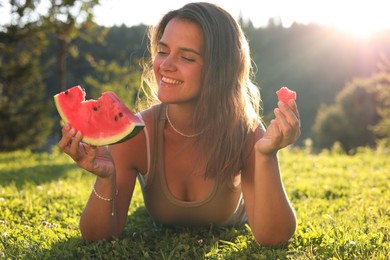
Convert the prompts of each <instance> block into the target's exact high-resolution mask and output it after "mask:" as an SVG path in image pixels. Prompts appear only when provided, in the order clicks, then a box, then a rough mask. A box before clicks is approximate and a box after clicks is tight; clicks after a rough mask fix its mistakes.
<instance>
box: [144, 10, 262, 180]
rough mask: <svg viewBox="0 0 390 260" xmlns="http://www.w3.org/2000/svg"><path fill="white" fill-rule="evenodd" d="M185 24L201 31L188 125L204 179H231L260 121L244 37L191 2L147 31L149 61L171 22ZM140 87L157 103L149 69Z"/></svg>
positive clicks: (221, 15) (227, 19)
mask: <svg viewBox="0 0 390 260" xmlns="http://www.w3.org/2000/svg"><path fill="white" fill-rule="evenodd" d="M172 18H175V19H183V20H185V21H190V22H193V23H195V24H197V25H198V26H200V28H201V29H202V31H203V34H204V37H203V39H204V42H203V50H204V52H203V71H202V77H203V79H202V80H203V81H202V85H201V93H200V97H199V100H198V102H197V106H196V110H195V114H194V118H193V120H194V122H193V125H194V127H195V128H196V131H198V132H202V135H201V137H199V144H200V147H202V156H204V158H203V159H204V160H205V161H206V177H211V178H214V177H222V178H223V179H226V178H229V177H233V176H234V175H235V174H237V173H238V172H239V171H240V170H242V169H243V168H244V167H245V164H244V163H243V160H244V159H246V158H245V157H246V156H247V155H248V151H247V148H248V147H250V148H251V147H253V144H252V143H250V142H251V138H252V136H253V131H254V129H255V128H256V127H257V126H258V124H259V121H260V116H259V112H260V111H259V109H260V94H259V90H258V88H257V87H256V86H255V85H254V84H253V83H252V81H251V77H252V76H253V75H252V64H251V59H250V51H249V45H248V42H247V40H246V37H245V35H244V33H243V31H242V29H241V27H240V26H239V24H238V23H237V22H236V20H235V19H233V17H232V16H231V15H230V14H229V13H227V12H226V11H225V10H223V9H222V8H220V7H218V6H216V5H214V4H210V3H190V4H187V5H185V6H183V7H182V8H180V9H178V10H174V11H171V12H168V13H167V14H166V15H165V16H164V17H163V18H162V19H161V21H160V23H159V24H158V25H157V26H156V27H152V28H151V29H150V31H149V39H150V53H151V59H152V60H153V58H154V57H155V56H156V53H157V44H158V42H159V40H160V39H161V37H162V35H163V33H164V29H165V27H166V26H167V24H168V22H169V21H170V20H171V19H172ZM143 76H144V78H143V80H144V82H145V83H146V84H147V85H148V86H150V87H151V89H152V93H150V94H151V95H152V96H153V97H154V98H156V91H157V84H156V80H155V77H154V75H153V70H152V64H149V67H148V68H147V69H146V70H145V71H144V75H143Z"/></svg>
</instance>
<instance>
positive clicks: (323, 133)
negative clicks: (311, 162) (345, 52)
mask: <svg viewBox="0 0 390 260" xmlns="http://www.w3.org/2000/svg"><path fill="white" fill-rule="evenodd" d="M389 89H390V75H389V74H387V73H385V72H379V73H375V74H373V75H372V76H371V77H367V78H355V79H354V80H352V81H351V82H350V83H348V84H347V85H345V87H344V88H343V89H342V90H341V91H340V92H339V93H338V94H337V96H336V102H335V104H333V105H328V106H325V105H323V106H321V107H320V109H319V110H318V113H317V117H316V120H315V123H314V126H313V132H314V145H315V147H316V148H330V147H331V146H332V145H333V144H334V143H335V142H339V143H340V144H341V145H342V147H343V149H344V150H345V151H351V150H352V151H353V150H354V149H355V148H357V147H359V146H375V144H376V142H377V140H378V138H379V137H380V135H382V136H388V135H389V125H388V123H389V121H388V120H389V117H388V115H389V103H390V101H389V97H390V95H389ZM386 131H387V132H386Z"/></svg>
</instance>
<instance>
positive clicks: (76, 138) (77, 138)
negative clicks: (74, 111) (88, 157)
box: [69, 128, 83, 160]
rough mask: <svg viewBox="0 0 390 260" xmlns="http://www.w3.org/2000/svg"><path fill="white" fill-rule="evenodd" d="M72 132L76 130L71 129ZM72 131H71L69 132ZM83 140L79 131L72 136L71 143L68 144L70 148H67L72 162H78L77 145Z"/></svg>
mask: <svg viewBox="0 0 390 260" xmlns="http://www.w3.org/2000/svg"><path fill="white" fill-rule="evenodd" d="M72 129H73V130H74V132H76V130H75V129H74V128H72ZM71 131H72V130H71ZM82 138H83V136H82V134H81V132H80V131H77V132H76V134H75V135H74V136H73V139H72V142H71V143H70V148H69V154H70V155H71V156H72V157H73V159H74V160H78V159H79V156H80V153H79V145H80V141H81V139H82Z"/></svg>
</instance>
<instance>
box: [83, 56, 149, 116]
mask: <svg viewBox="0 0 390 260" xmlns="http://www.w3.org/2000/svg"><path fill="white" fill-rule="evenodd" d="M89 61H90V62H91V64H92V65H93V66H94V68H95V70H96V72H97V74H96V75H95V76H92V75H88V76H86V77H85V83H86V85H87V88H88V89H89V93H90V95H91V98H94V99H96V98H98V97H100V95H101V93H102V92H104V91H114V92H115V94H116V95H117V96H118V97H119V99H121V100H122V102H123V103H124V104H126V105H127V106H128V107H129V108H130V109H132V110H133V111H135V110H136V109H137V107H136V104H137V97H138V93H139V89H140V86H141V83H140V82H141V73H142V72H141V70H140V69H138V68H134V67H132V66H129V65H127V66H126V65H120V64H118V62H116V61H111V62H107V61H104V60H101V61H98V62H96V61H95V60H94V59H93V57H92V56H89Z"/></svg>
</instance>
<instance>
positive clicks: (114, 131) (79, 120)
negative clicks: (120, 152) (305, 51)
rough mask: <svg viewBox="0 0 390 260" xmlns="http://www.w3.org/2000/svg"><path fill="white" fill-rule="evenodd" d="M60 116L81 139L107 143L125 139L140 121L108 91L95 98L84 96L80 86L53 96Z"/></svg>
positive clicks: (136, 128)
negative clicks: (80, 133) (78, 132)
mask: <svg viewBox="0 0 390 260" xmlns="http://www.w3.org/2000/svg"><path fill="white" fill-rule="evenodd" d="M54 101H55V104H56V107H57V110H58V113H59V114H60V116H61V118H62V120H63V121H64V122H65V123H70V124H71V126H72V127H73V128H75V129H77V130H79V131H81V132H82V133H83V140H82V141H83V142H85V143H88V144H91V145H98V146H100V145H109V144H114V143H119V142H123V141H126V140H128V139H130V138H132V137H134V136H135V135H136V134H138V133H139V132H140V131H141V130H142V128H143V127H144V124H143V123H142V122H141V120H140V119H139V118H138V117H137V116H135V115H134V114H133V113H132V112H131V111H130V110H129V109H128V108H127V107H126V106H125V105H124V104H123V103H122V102H121V100H120V99H119V98H118V97H117V96H116V95H115V93H114V92H112V91H107V92H103V94H102V96H101V97H100V98H99V99H97V100H93V99H90V100H85V91H84V90H83V89H82V88H81V87H80V86H75V87H72V88H70V89H68V90H65V91H63V92H61V93H58V94H57V95H55V96H54Z"/></svg>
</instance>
